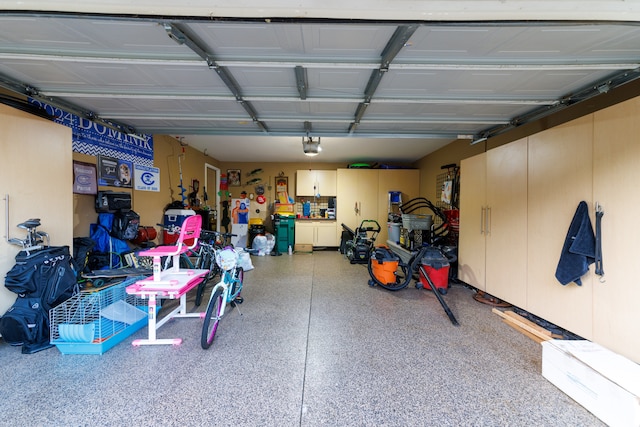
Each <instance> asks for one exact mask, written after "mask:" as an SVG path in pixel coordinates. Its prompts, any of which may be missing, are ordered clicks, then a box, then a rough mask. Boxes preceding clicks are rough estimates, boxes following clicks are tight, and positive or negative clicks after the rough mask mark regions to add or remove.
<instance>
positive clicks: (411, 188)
mask: <svg viewBox="0 0 640 427" xmlns="http://www.w3.org/2000/svg"><path fill="white" fill-rule="evenodd" d="M337 186H338V197H337V216H336V219H337V224H338V227H337V228H338V229H337V238H338V241H340V234H341V233H342V226H341V224H345V225H347V226H348V227H350V228H351V229H355V228H356V227H358V226H359V225H360V224H361V223H362V221H363V220H365V219H367V220H369V219H373V220H376V221H378V223H379V224H380V229H381V231H380V234H379V235H378V238H377V239H376V243H377V244H383V243H384V242H386V241H387V234H388V233H387V218H388V207H389V206H388V196H389V191H401V192H402V194H403V196H402V197H403V198H405V197H406V198H407V200H408V199H409V198H414V197H418V195H419V188H420V171H419V170H417V169H338V175H337Z"/></svg>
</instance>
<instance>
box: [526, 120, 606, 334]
mask: <svg viewBox="0 0 640 427" xmlns="http://www.w3.org/2000/svg"><path fill="white" fill-rule="evenodd" d="M592 129H593V116H587V117H583V118H580V119H577V120H573V121H571V122H569V123H565V124H563V125H561V126H558V127H555V128H552V129H549V130H546V131H543V132H540V133H537V134H535V135H531V136H530V137H529V172H528V175H529V178H528V200H529V202H528V211H529V221H528V225H527V227H528V273H527V277H528V283H529V284H528V287H527V305H526V306H524V307H523V308H525V309H527V310H528V311H530V312H532V313H534V314H535V315H537V316H540V317H542V318H544V319H546V320H548V321H549V322H552V323H555V324H556V325H558V326H561V327H563V328H565V329H567V330H570V331H571V332H574V333H576V334H578V335H580V336H582V337H584V338H587V339H591V338H592V322H593V320H592V318H593V314H592V310H593V295H592V290H593V284H592V273H591V272H590V273H588V274H586V275H585V276H583V277H582V283H583V285H582V286H578V285H576V284H574V283H570V284H568V285H565V286H562V285H561V284H560V282H558V280H557V279H556V278H555V272H556V268H557V266H558V261H559V260H560V253H561V252H562V246H563V244H564V240H565V237H566V235H567V231H568V229H569V225H570V224H571V220H572V218H573V216H574V214H575V211H576V208H577V207H578V203H579V202H580V201H581V200H584V201H586V202H587V204H588V205H589V210H590V213H591V216H592V221H593V212H592V211H593V203H592V192H593V190H592V181H593V173H592V169H593V161H592V146H593V143H592V138H593V137H592V133H593V132H592ZM608 139H609V138H607V141H608ZM616 186H617V185H615V186H613V187H612V188H614V187H616ZM591 271H593V268H592V269H591ZM614 311H615V309H614Z"/></svg>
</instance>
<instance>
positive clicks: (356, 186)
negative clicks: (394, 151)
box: [336, 169, 378, 239]
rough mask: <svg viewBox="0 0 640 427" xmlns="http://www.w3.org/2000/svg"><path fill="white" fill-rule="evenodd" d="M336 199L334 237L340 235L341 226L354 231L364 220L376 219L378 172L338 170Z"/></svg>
mask: <svg viewBox="0 0 640 427" xmlns="http://www.w3.org/2000/svg"><path fill="white" fill-rule="evenodd" d="M337 174H338V175H337V176H338V181H337V183H338V196H337V198H336V222H337V224H338V230H336V237H337V238H338V239H339V237H340V234H341V233H342V226H341V224H345V225H346V226H348V227H350V228H351V229H352V230H355V229H356V228H357V227H358V226H359V225H360V223H362V221H363V220H365V219H377V218H378V170H377V169H338V171H337Z"/></svg>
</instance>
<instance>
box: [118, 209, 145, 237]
mask: <svg viewBox="0 0 640 427" xmlns="http://www.w3.org/2000/svg"><path fill="white" fill-rule="evenodd" d="M139 226H140V215H138V214H137V213H135V211H126V212H122V211H118V212H116V213H115V214H114V218H113V226H112V227H111V235H112V236H113V237H115V238H116V239H120V240H133V239H135V238H136V236H137V235H138V228H139Z"/></svg>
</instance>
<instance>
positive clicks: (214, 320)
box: [200, 287, 226, 350]
mask: <svg viewBox="0 0 640 427" xmlns="http://www.w3.org/2000/svg"><path fill="white" fill-rule="evenodd" d="M223 304H226V301H225V300H224V298H223V295H222V288H220V287H218V288H217V289H216V290H215V291H214V293H213V295H212V296H211V299H210V300H209V305H208V306H207V312H206V314H205V316H204V324H203V325H202V337H201V339H200V345H201V346H202V348H203V349H205V350H206V349H208V348H209V347H211V344H213V339H214V338H215V336H216V331H217V330H218V324H219V323H220V311H221V310H222V307H223Z"/></svg>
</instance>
